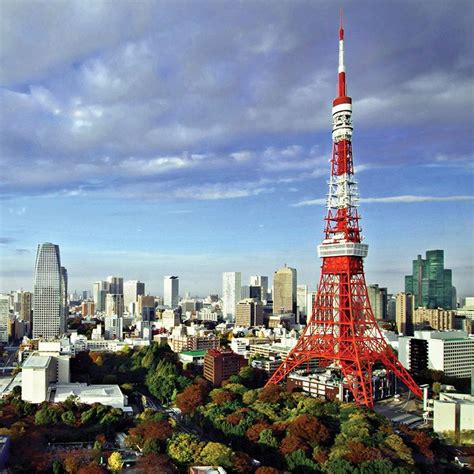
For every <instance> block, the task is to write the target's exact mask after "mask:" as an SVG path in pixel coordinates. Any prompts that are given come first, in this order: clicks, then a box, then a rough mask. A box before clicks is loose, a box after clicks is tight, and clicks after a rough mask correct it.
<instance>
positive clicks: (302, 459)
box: [285, 449, 318, 473]
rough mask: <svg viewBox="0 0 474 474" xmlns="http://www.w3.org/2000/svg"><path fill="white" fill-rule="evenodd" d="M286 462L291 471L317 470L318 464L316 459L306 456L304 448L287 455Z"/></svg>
mask: <svg viewBox="0 0 474 474" xmlns="http://www.w3.org/2000/svg"><path fill="white" fill-rule="evenodd" d="M285 460H286V464H287V465H288V469H289V470H290V472H293V473H298V472H317V469H318V466H317V465H316V463H315V462H314V461H312V460H311V459H309V458H307V457H306V454H305V452H304V451H303V450H301V449H298V450H296V451H293V452H292V453H290V454H287V455H286V456H285Z"/></svg>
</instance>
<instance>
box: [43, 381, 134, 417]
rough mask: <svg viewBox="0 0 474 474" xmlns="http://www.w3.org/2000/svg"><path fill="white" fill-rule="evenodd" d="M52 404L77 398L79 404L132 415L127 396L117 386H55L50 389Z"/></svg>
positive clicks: (73, 384) (80, 384)
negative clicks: (94, 405) (93, 405)
mask: <svg viewBox="0 0 474 474" xmlns="http://www.w3.org/2000/svg"><path fill="white" fill-rule="evenodd" d="M52 396H53V397H54V398H53V401H54V403H60V402H65V401H66V400H67V398H68V397H70V396H74V397H77V398H78V402H79V403H85V404H87V405H92V404H94V403H100V404H102V405H108V406H111V407H113V408H119V409H120V410H122V411H123V412H126V413H133V409H132V407H129V406H127V405H128V400H127V396H126V395H124V394H123V393H122V391H121V390H120V387H119V386H118V385H87V384H86V383H68V384H59V383H58V384H55V386H54V388H53V389H52Z"/></svg>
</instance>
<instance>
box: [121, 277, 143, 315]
mask: <svg viewBox="0 0 474 474" xmlns="http://www.w3.org/2000/svg"><path fill="white" fill-rule="evenodd" d="M144 294H145V283H143V282H141V281H138V280H128V281H126V282H125V283H124V284H123V304H124V306H125V308H128V306H129V304H130V303H136V302H137V301H138V295H144Z"/></svg>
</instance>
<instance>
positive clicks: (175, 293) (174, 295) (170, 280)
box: [163, 276, 179, 309]
mask: <svg viewBox="0 0 474 474" xmlns="http://www.w3.org/2000/svg"><path fill="white" fill-rule="evenodd" d="M163 301H164V305H165V306H169V307H170V308H171V309H173V308H177V307H178V301H179V277H177V276H165V277H164V278H163Z"/></svg>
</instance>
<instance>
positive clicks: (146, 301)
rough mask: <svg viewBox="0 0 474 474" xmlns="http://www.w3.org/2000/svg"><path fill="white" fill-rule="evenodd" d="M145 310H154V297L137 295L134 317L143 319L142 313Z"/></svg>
mask: <svg viewBox="0 0 474 474" xmlns="http://www.w3.org/2000/svg"><path fill="white" fill-rule="evenodd" d="M145 308H152V309H153V310H154V309H155V297H154V296H148V295H147V296H145V295H138V298H137V306H136V316H137V317H139V318H140V317H142V318H143V311H144V309H145Z"/></svg>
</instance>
